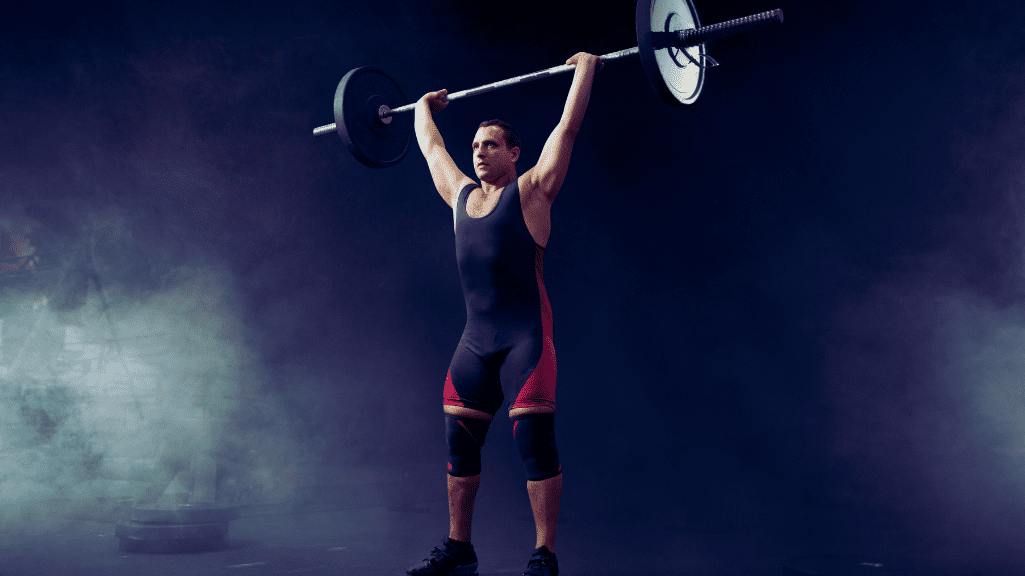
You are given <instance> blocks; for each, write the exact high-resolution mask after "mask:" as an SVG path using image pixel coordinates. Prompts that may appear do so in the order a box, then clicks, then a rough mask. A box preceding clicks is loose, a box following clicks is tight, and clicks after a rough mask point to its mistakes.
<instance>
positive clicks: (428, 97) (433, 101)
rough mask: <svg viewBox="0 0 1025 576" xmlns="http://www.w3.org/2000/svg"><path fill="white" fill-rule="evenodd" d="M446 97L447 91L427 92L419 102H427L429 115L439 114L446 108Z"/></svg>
mask: <svg viewBox="0 0 1025 576" xmlns="http://www.w3.org/2000/svg"><path fill="white" fill-rule="evenodd" d="M445 96H448V90H438V91H437V92H428V93H427V94H424V96H423V98H421V100H424V101H426V102H427V105H428V106H430V107H431V113H432V114H433V113H435V112H441V111H442V110H444V109H445V106H448V100H446V99H445Z"/></svg>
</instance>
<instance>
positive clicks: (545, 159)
mask: <svg viewBox="0 0 1025 576" xmlns="http://www.w3.org/2000/svg"><path fill="white" fill-rule="evenodd" d="M575 140H576V134H575V133H573V132H572V131H570V130H567V129H566V128H565V127H564V126H563V125H562V124H559V126H558V127H556V128H555V130H554V131H553V132H552V134H551V136H549V137H548V141H547V142H545V146H544V148H543V149H542V150H541V158H539V159H538V161H537V166H535V167H534V168H533V169H532V170H531V172H533V180H534V185H535V187H536V189H537V190H538V191H540V192H541V193H543V194H544V195H545V197H546V198H548V201H549V202H551V201H553V200H555V195H556V194H558V193H559V189H560V188H562V182H563V180H565V179H566V172H567V171H569V159H570V156H571V155H572V153H573V142H574V141H575Z"/></svg>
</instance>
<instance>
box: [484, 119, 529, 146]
mask: <svg viewBox="0 0 1025 576" xmlns="http://www.w3.org/2000/svg"><path fill="white" fill-rule="evenodd" d="M488 126H498V127H499V128H501V129H502V131H503V132H505V147H506V148H508V149H510V150H512V149H513V148H519V147H520V135H519V134H517V133H516V130H514V129H513V127H512V126H510V125H508V124H506V123H505V122H502V121H501V120H485V121H483V122H481V123H480V126H478V128H487V127H488Z"/></svg>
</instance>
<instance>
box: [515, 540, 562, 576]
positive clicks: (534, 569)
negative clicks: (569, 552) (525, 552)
mask: <svg viewBox="0 0 1025 576" xmlns="http://www.w3.org/2000/svg"><path fill="white" fill-rule="evenodd" d="M523 576H559V561H558V560H556V559H555V553H554V552H552V551H551V550H549V549H548V547H547V546H542V547H540V548H538V549H536V550H534V555H533V556H531V557H530V562H527V571H526V572H524V573H523Z"/></svg>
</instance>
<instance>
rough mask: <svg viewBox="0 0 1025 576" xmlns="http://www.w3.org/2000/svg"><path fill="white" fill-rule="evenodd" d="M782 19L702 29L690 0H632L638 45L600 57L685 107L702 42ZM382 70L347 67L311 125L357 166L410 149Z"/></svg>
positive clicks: (555, 70) (407, 125)
mask: <svg viewBox="0 0 1025 576" xmlns="http://www.w3.org/2000/svg"><path fill="white" fill-rule="evenodd" d="M782 22H783V11H782V10H780V9H778V8H777V9H775V10H769V11H767V12H762V13H760V14H753V15H750V16H745V17H742V18H735V19H733V20H728V21H726V22H720V23H718V24H712V25H710V26H701V23H700V21H699V19H698V15H697V11H696V10H695V9H694V4H693V1H692V0H638V2H637V11H636V19H635V27H636V33H637V44H638V45H637V46H635V47H633V48H627V49H625V50H619V51H616V52H610V53H608V54H603V55H601V56H600V58H601V59H602V60H603V61H606V60H615V59H618V58H625V57H627V56H633V55H639V56H640V57H641V63H642V65H643V67H644V71H645V74H646V76H647V77H648V81H649V83H650V84H651V86H652V88H654V89H655V92H656V93H658V94H659V96H660V97H661V98H662V99H663V100H664V101H665V102H666V103H668V104H671V105H677V106H678V105H683V104H692V103H694V102H695V101H696V100H697V97H698V95H699V94H700V93H701V87H702V86H703V84H704V70H705V69H706V68H710V67H713V66H716V65H718V63H717V62H716V61H715V60H714V59H712V58H711V57H710V56H708V54H707V53H706V52H705V45H704V43H705V42H707V41H709V40H716V39H719V38H725V37H727V36H733V35H735V34H740V33H743V32H748V31H750V30H755V29H758V28H763V27H766V26H769V25H772V24H779V23H782ZM574 69H575V66H572V65H568V64H565V65H561V66H553V67H552V68H548V69H546V70H541V71H538V72H532V73H530V74H524V75H522V76H516V77H515V78H508V79H506V80H499V81H498V82H493V83H491V84H485V85H483V86H478V87H476V88H470V89H468V90H462V91H460V92H454V93H452V94H448V96H447V98H446V101H449V102H451V101H452V100H458V99H459V98H465V97H467V96H475V95H477V94H483V93H485V92H490V91H492V90H497V89H499V88H505V87H507V86H514V85H517V84H522V83H525V82H532V81H534V80H540V79H542V78H547V77H549V76H553V75H556V74H563V73H565V72H569V71H572V70H574ZM405 101H407V100H406V98H405V96H404V94H403V93H402V90H401V88H399V86H398V84H397V83H395V81H394V80H392V79H391V77H389V76H388V75H387V74H386V73H385V72H384V71H383V70H381V69H380V68H377V67H375V66H363V67H360V68H355V69H353V70H350V71H349V72H348V73H347V74H346V75H345V76H344V77H343V78H342V80H341V82H339V83H338V88H337V90H336V91H335V106H334V108H335V123H334V124H327V125H324V126H318V127H317V128H314V129H313V135H314V136H323V135H325V134H329V133H331V132H338V134H339V136H340V137H341V138H342V141H343V142H344V143H345V146H346V148H348V149H349V152H351V153H352V154H353V156H355V157H356V159H357V160H359V161H360V162H361V163H363V164H365V165H367V166H370V167H372V168H384V167H387V166H392V165H394V164H396V163H398V162H399V161H400V160H401V159H402V157H403V156H405V154H406V152H407V151H408V148H409V140H410V134H411V132H412V119H411V118H409V116H410V115H408V114H403V113H405V112H411V111H413V110H415V109H416V103H415V102H414V103H412V104H405V105H402V106H397V107H392V105H393V104H395V103H401V102H405Z"/></svg>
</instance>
